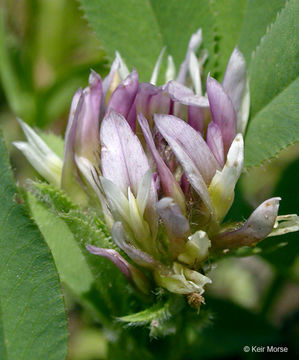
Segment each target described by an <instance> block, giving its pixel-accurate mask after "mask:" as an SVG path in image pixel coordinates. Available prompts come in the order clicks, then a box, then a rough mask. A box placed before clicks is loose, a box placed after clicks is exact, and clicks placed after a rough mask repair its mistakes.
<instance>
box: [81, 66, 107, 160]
mask: <svg viewBox="0 0 299 360" xmlns="http://www.w3.org/2000/svg"><path fill="white" fill-rule="evenodd" d="M83 98H84V101H83V104H82V109H81V111H80V112H79V114H78V128H77V130H76V144H75V150H76V155H77V156H83V157H85V158H87V159H89V160H90V161H94V159H95V154H96V153H97V152H98V150H99V149H98V147H99V140H100V134H99V121H100V120H99V118H100V115H103V103H104V102H103V93H102V82H101V78H100V76H99V75H98V74H97V73H96V72H94V71H92V72H91V74H90V76H89V86H88V87H87V88H86V89H84V91H83Z"/></svg>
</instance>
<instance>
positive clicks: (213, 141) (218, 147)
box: [207, 121, 224, 167]
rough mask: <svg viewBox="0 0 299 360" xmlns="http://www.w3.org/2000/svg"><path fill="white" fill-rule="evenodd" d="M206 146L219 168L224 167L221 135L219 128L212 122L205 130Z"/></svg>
mask: <svg viewBox="0 0 299 360" xmlns="http://www.w3.org/2000/svg"><path fill="white" fill-rule="evenodd" d="M207 144H208V145H209V148H210V149H211V150H212V153H213V154H214V156H215V158H216V160H217V161H218V163H219V165H220V166H221V167H223V166H224V149H223V140H222V134H221V130H220V128H219V126H218V125H217V124H216V123H215V122H214V121H212V122H210V123H209V126H208V130H207Z"/></svg>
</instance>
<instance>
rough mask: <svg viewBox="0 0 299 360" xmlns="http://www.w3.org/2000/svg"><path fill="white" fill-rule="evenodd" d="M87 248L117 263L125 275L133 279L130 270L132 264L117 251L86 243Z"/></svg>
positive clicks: (92, 252)
mask: <svg viewBox="0 0 299 360" xmlns="http://www.w3.org/2000/svg"><path fill="white" fill-rule="evenodd" d="M86 249H87V250H88V251H89V252H90V253H91V254H94V255H99V256H102V257H105V258H106V259H109V260H110V261H112V262H113V264H114V265H116V266H117V267H118V268H119V270H120V271H121V272H122V273H123V275H124V276H125V277H126V278H127V279H128V280H131V271H130V268H129V266H130V264H129V263H128V262H127V261H126V260H125V259H124V258H123V257H122V256H121V255H120V254H119V253H118V252H117V251H116V250H113V249H103V248H98V247H96V246H92V245H86Z"/></svg>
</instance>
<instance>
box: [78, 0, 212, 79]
mask: <svg viewBox="0 0 299 360" xmlns="http://www.w3.org/2000/svg"><path fill="white" fill-rule="evenodd" d="M80 1H81V3H82V7H83V10H84V13H85V15H86V16H87V19H88V21H89V23H90V25H91V26H92V27H93V29H94V30H95V32H96V34H97V36H98V38H99V39H100V41H101V42H102V44H103V47H104V49H105V50H106V52H107V55H108V57H109V59H110V61H111V60H112V59H113V58H114V54H115V51H116V50H118V51H120V53H121V55H122V56H123V57H124V58H125V60H126V61H127V63H128V65H129V66H130V67H132V66H134V67H136V69H137V70H138V72H139V75H140V77H141V79H142V80H143V81H149V79H150V76H151V72H152V71H153V67H154V64H155V62H156V60H157V58H158V55H159V53H160V51H161V50H162V48H163V47H164V46H167V50H166V51H167V52H168V53H169V54H171V55H172V56H173V57H174V61H175V63H176V65H177V67H178V66H179V64H180V63H181V62H182V61H183V59H184V57H185V53H186V50H187V46H188V42H189V39H190V36H191V34H192V33H194V32H195V31H196V30H198V29H199V28H200V27H201V28H202V29H203V34H204V43H205V47H206V48H207V49H208V50H209V53H210V55H211V56H212V54H213V47H214V40H213V38H214V32H213V23H212V21H211V17H212V12H211V7H210V1H209V0H202V1H200V2H199V1H198V0H190V1H188V2H182V1H175V0H169V1H158V0H151V1H146V0H117V1H109V2H108V1H105V0H80Z"/></svg>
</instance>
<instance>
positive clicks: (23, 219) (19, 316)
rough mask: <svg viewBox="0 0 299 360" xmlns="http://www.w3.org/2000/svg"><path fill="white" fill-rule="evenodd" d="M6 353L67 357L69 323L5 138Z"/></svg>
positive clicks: (2, 293)
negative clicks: (19, 200) (22, 200)
mask: <svg viewBox="0 0 299 360" xmlns="http://www.w3.org/2000/svg"><path fill="white" fill-rule="evenodd" d="M0 158H1V161H0V173H1V184H0V193H1V208H0V264H1V265H0V357H1V359H5V360H10V359H11V360H15V359H28V360H29V359H30V360H31V359H36V358H39V359H45V358H46V359H53V360H58V359H61V360H62V359H65V357H66V353H67V322H66V315H65V309H64V303H63V297H62V294H61V289H60V286H59V280H58V275H57V272H56V268H55V265H54V262H53V258H52V256H51V253H50V251H49V249H48V247H47V245H46V244H45V243H44V240H43V238H42V236H41V234H40V232H39V231H38V229H37V227H36V226H35V225H34V223H33V222H32V221H31V220H30V218H29V217H28V214H27V212H26V211H25V208H24V207H23V206H22V205H21V204H19V203H17V201H16V200H17V198H16V196H17V194H16V188H15V186H14V182H13V176H12V172H11V169H10V166H9V163H8V158H7V153H6V149H5V147H4V144H3V141H2V140H1V141H0Z"/></svg>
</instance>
